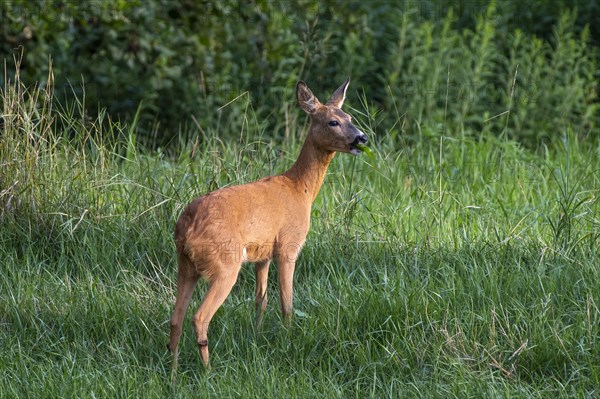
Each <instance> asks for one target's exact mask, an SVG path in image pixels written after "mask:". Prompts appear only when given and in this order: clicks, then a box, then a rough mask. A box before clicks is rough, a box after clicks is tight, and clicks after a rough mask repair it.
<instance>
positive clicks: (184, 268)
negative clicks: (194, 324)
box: [167, 255, 199, 372]
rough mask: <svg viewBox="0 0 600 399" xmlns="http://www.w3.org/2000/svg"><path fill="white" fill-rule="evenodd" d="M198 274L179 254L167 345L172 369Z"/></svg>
mask: <svg viewBox="0 0 600 399" xmlns="http://www.w3.org/2000/svg"><path fill="white" fill-rule="evenodd" d="M198 278H199V276H198V275H197V274H196V273H195V271H194V270H193V268H192V264H191V262H190V260H189V258H188V257H187V256H185V255H179V258H178V267H177V298H176V300H175V308H174V309H173V315H172V317H171V335H170V339H169V343H168V345H167V347H168V348H169V350H170V351H171V352H172V353H173V363H172V370H173V372H175V371H176V370H177V358H178V354H179V348H178V347H179V339H180V338H181V331H182V326H183V318H184V316H185V312H186V310H187V308H188V306H189V304H190V300H191V299H192V294H193V292H194V288H195V287H196V284H197V283H198Z"/></svg>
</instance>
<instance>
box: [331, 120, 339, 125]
mask: <svg viewBox="0 0 600 399" xmlns="http://www.w3.org/2000/svg"><path fill="white" fill-rule="evenodd" d="M339 125H340V123H339V122H338V121H329V126H339Z"/></svg>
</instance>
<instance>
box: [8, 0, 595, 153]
mask: <svg viewBox="0 0 600 399" xmlns="http://www.w3.org/2000/svg"><path fill="white" fill-rule="evenodd" d="M0 13H1V15H0V18H1V20H2V33H1V34H0V39H1V40H2V42H1V44H0V50H1V52H2V58H4V59H5V60H6V61H5V65H6V66H5V68H4V70H3V71H2V73H3V75H4V76H5V77H4V79H6V76H13V75H12V74H13V73H14V71H13V70H11V68H14V62H13V58H14V57H16V58H20V57H21V56H22V61H21V63H20V69H21V71H20V73H21V78H22V79H23V80H24V81H25V82H29V83H30V84H34V83H35V82H39V83H40V84H42V85H43V84H45V82H47V81H48V71H49V64H50V61H51V63H52V69H53V71H54V77H55V85H56V88H57V92H58V94H59V95H61V96H62V97H63V98H64V99H70V100H72V99H74V98H80V99H85V102H86V104H85V109H87V112H88V113H89V115H90V116H91V117H93V116H94V114H96V113H97V112H98V111H99V110H100V109H102V108H106V109H107V111H108V114H109V115H111V117H112V118H113V119H115V118H119V119H121V120H122V121H124V122H131V121H132V120H133V119H134V116H135V115H136V114H137V116H138V120H137V127H138V137H139V138H140V140H141V141H142V142H143V143H145V144H147V145H150V146H164V145H166V144H167V143H169V142H171V141H172V140H173V139H174V138H182V139H186V138H187V137H188V136H190V137H191V136H195V135H197V134H198V130H210V129H208V127H211V126H218V125H219V123H220V122H221V121H222V120H224V119H227V122H228V126H230V129H232V131H231V132H224V131H218V134H219V135H220V136H221V137H224V138H228V137H229V136H228V135H229V134H231V135H232V136H231V137H235V136H236V134H237V133H236V131H238V132H239V130H236V129H235V127H236V123H237V124H238V125H239V127H240V128H242V125H243V124H244V123H245V122H244V120H243V119H244V118H241V117H240V115H242V114H243V113H244V112H245V111H246V110H247V109H248V107H249V106H250V107H252V110H253V111H254V112H255V114H254V115H256V117H257V120H260V121H261V123H263V124H264V128H265V132H267V134H270V135H274V136H278V135H285V132H284V130H285V129H284V126H285V123H286V118H287V115H288V114H289V112H288V109H290V110H291V109H295V107H294V104H293V87H294V85H295V83H296V81H297V80H298V79H305V80H307V81H308V82H309V83H310V85H311V87H313V88H314V90H315V92H316V93H319V94H320V95H321V96H325V95H326V93H329V91H330V90H331V89H333V88H334V87H337V84H338V83H339V82H340V81H342V79H344V78H345V77H346V76H348V75H350V76H351V77H352V80H353V85H352V93H350V98H351V101H350V104H351V105H353V106H354V107H357V108H360V109H364V110H365V112H366V114H368V116H369V117H370V118H371V119H372V120H373V121H374V123H375V125H376V126H377V132H378V133H379V134H390V135H403V137H406V138H408V139H410V137H413V136H414V135H416V134H423V133H427V134H439V133H440V132H442V133H443V134H446V135H465V134H477V133H478V132H480V131H481V130H483V129H490V130H492V131H494V132H497V134H507V135H508V136H509V137H510V138H514V139H517V140H520V141H521V142H522V143H524V144H526V145H528V146H531V147H536V146H539V145H540V144H541V143H544V142H545V141H547V139H548V138H552V137H554V136H561V135H563V134H564V133H565V130H566V129H567V127H570V128H571V129H572V130H575V132H574V133H575V134H577V135H578V136H580V137H589V136H590V134H593V132H594V129H595V128H597V126H598V122H599V112H598V109H599V104H598V94H597V93H598V43H599V38H600V33H599V29H600V27H599V24H598V23H597V21H599V20H600V5H599V3H598V2H597V1H592V0H578V1H566V0H534V1H527V2H520V1H516V0H508V1H506V0H505V1H498V2H496V3H492V4H490V3H489V2H485V1H479V0H477V1H467V2H454V1H446V0H440V1H435V0H431V1H428V0H422V1H410V0H406V1H399V2H397V1H381V0H379V1H369V2H361V1H325V2H323V1H312V0H306V1H292V0H290V1H251V2H244V4H240V3H239V2H237V1H229V0H224V1H193V0H178V1H174V0H152V1H135V0H133V1H112V0H111V1H104V0H96V1H88V2H79V1H39V0H38V1H19V0H17V1H5V2H2V3H1V4H0ZM361 103H362V104H361ZM292 112H295V111H292ZM194 119H195V121H194ZM262 121H264V122H262ZM417 126H420V128H419V129H417ZM213 131H214V130H213Z"/></svg>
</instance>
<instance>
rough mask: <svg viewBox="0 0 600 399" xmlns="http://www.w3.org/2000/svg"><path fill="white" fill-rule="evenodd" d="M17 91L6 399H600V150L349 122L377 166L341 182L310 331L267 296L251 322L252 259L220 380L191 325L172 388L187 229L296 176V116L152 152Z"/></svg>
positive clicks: (314, 239)
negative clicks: (205, 213) (220, 195)
mask: <svg viewBox="0 0 600 399" xmlns="http://www.w3.org/2000/svg"><path fill="white" fill-rule="evenodd" d="M2 95H3V99H2V100H3V106H4V111H3V114H4V130H3V132H2V133H0V164H1V168H2V172H1V174H0V205H1V209H0V223H1V226H2V227H1V228H0V265H1V266H0V267H1V268H2V271H1V274H2V278H1V279H0V353H1V354H2V355H1V357H0V376H1V377H0V381H1V382H0V396H1V397H3V398H4V397H6V398H8V397H44V398H52V397H148V398H153V397H157V398H158V397H192V396H194V397H306V398H313V397H322V398H334V397H340V398H354V397H355V398H365V397H374V398H381V397H401V398H412V397H414V398H423V397H440V398H451V397H457V398H467V397H475V398H482V397H534V398H549V397H552V398H559V397H581V398H592V397H597V396H598V395H600V388H598V387H600V268H599V267H598V265H599V260H600V256H599V255H600V254H599V248H600V246H599V242H600V212H599V201H598V196H599V190H600V173H599V171H598V166H599V165H600V159H599V157H600V146H599V145H598V142H597V141H596V142H594V141H590V140H581V139H579V138H578V137H577V134H576V133H574V132H569V131H565V132H563V134H561V136H562V137H563V139H562V140H558V141H556V142H553V143H550V144H549V145H548V146H546V147H542V148H540V149H538V150H527V149H524V148H521V147H520V145H519V144H518V143H516V142H514V141H511V140H508V139H507V138H506V135H505V134H503V132H490V131H486V130H485V129H484V131H483V132H472V131H463V132H443V131H441V132H440V131H437V130H435V129H432V128H431V127H429V126H426V125H423V126H418V128H419V130H420V131H421V134H420V135H418V136H412V137H405V136H403V135H402V134H392V133H391V132H386V131H378V129H377V118H378V117H381V115H371V114H370V113H369V112H368V111H367V110H361V109H358V110H353V111H352V113H353V114H354V115H355V117H356V118H357V119H358V123H359V124H360V125H361V126H362V128H363V129H364V130H365V132H367V133H368V134H369V136H370V137H371V148H372V149H373V151H374V152H375V155H376V156H375V157H374V158H373V159H370V158H369V157H366V156H360V157H352V156H349V155H345V154H341V155H338V156H337V157H336V158H335V159H334V162H333V163H332V165H331V167H330V169H329V173H328V176H327V178H326V181H325V184H324V186H323V189H322V191H321V193H320V195H319V197H318V199H317V201H316V203H315V204H314V207H313V218H312V230H311V232H310V234H309V236H308V239H307V243H306V246H305V248H304V250H303V252H302V254H301V256H300V259H299V261H298V267H297V272H296V276H295V294H294V297H295V309H296V310H295V315H294V321H293V323H292V326H291V327H290V328H289V329H286V328H284V327H283V325H282V323H281V317H280V314H279V306H278V300H277V295H271V298H274V299H272V300H271V302H270V303H269V307H268V309H267V314H266V317H265V323H264V327H263V330H262V331H261V332H256V331H254V328H253V316H254V304H253V292H254V291H253V290H254V276H253V272H252V268H251V267H245V268H244V269H243V271H242V273H241V274H240V277H239V280H238V283H237V284H236V286H235V287H234V290H233V292H232V294H231V296H230V297H229V298H228V300H227V301H226V302H225V304H224V306H223V307H222V308H221V309H220V310H219V312H218V313H217V315H216V317H215V319H214V321H213V323H212V324H211V356H212V358H211V362H212V366H213V369H212V371H210V372H207V371H205V370H204V369H203V367H202V364H201V362H200V358H199V356H198V353H197V350H196V345H195V342H194V335H193V332H192V328H191V320H190V318H191V317H190V316H191V314H188V317H187V319H186V325H185V328H184V335H183V338H182V344H181V354H180V364H179V375H178V384H177V385H175V386H173V385H172V384H171V383H170V355H169V353H168V352H167V350H166V343H167V340H168V330H169V323H168V320H169V317H170V313H171V309H172V306H173V301H174V291H175V284H174V282H175V281H174V280H175V270H176V264H175V263H176V262H175V258H174V244H173V242H172V231H173V227H174V223H175V221H176V219H177V217H178V215H179V213H180V212H181V211H182V209H183V207H184V206H185V205H186V204H187V202H188V201H189V200H190V199H192V198H193V197H195V196H197V195H200V194H202V193H205V192H207V191H210V190H213V189H215V188H217V187H222V186H224V185H228V184H235V183H241V182H247V181H251V180H253V179H256V178H259V177H261V176H264V175H267V174H272V173H279V172H282V171H283V170H285V169H286V168H287V167H289V166H290V165H291V164H292V162H293V160H294V157H295V156H296V154H297V152H298V150H299V145H300V143H301V137H302V134H303V132H304V130H303V128H302V125H303V123H304V119H301V118H300V117H299V115H300V112H298V113H297V116H296V117H293V118H291V120H290V122H289V125H288V128H289V131H290V135H289V137H290V138H289V139H288V140H287V141H282V140H280V139H277V140H275V139H270V138H268V137H270V136H268V135H265V134H264V132H262V130H261V129H262V127H261V124H260V121H258V122H257V121H254V120H253V118H252V115H251V113H248V114H246V115H242V116H241V117H244V118H246V119H247V121H248V122H247V124H246V129H245V130H243V131H241V132H239V139H238V140H237V141H235V142H223V141H221V140H219V139H218V138H216V137H218V132H219V131H221V130H226V129H227V126H226V125H223V126H218V127H215V128H214V129H215V130H214V131H205V132H204V133H205V135H204V136H202V137H201V139H200V141H199V142H198V143H196V144H198V145H194V140H193V139H191V140H182V143H180V144H173V146H172V147H171V148H170V149H169V151H160V150H159V151H153V152H147V151H144V150H142V149H141V148H140V147H139V146H138V145H137V144H136V143H135V129H134V126H133V127H127V126H125V125H122V124H119V123H116V122H113V121H110V120H109V119H108V117H107V116H106V115H101V116H100V118H99V119H98V120H89V119H87V118H86V117H85V116H81V115H80V113H79V112H78V109H79V108H78V107H77V104H75V105H74V106H73V107H72V108H67V109H64V108H63V109H57V108H56V106H54V108H53V105H52V102H51V101H50V100H49V99H50V98H51V97H52V95H51V93H50V89H48V90H47V91H45V90H42V89H29V90H25V89H24V88H23V87H21V86H20V85H19V84H13V85H11V84H8V85H5V89H4V91H3V93H2ZM289 101H290V102H291V101H292V97H291V93H290V98H289ZM351 105H352V104H351ZM354 105H355V106H356V105H357V104H354ZM503 117H510V114H509V115H505V116H503ZM400 133H401V132H400ZM110 138H113V139H110ZM188 141H189V142H188ZM272 270H273V271H272V273H271V277H270V281H271V285H270V286H269V291H270V292H271V293H272V294H274V293H275V292H276V290H277V285H276V284H275V282H276V268H272ZM204 288H205V286H204V285H202V284H201V285H200V286H199V289H198V290H197V292H196V293H195V296H194V299H193V301H192V306H191V307H192V308H195V307H197V306H198V305H199V303H200V300H201V293H202V292H203V290H204ZM189 313H191V312H189Z"/></svg>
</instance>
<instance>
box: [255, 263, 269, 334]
mask: <svg viewBox="0 0 600 399" xmlns="http://www.w3.org/2000/svg"><path fill="white" fill-rule="evenodd" d="M270 263H271V261H270V260H266V261H261V262H256V264H255V265H254V271H255V273H256V302H255V303H256V319H255V320H254V325H255V327H256V330H257V331H258V330H260V329H261V327H262V322H263V316H264V313H265V309H266V308H267V284H268V279H267V277H268V276H269V264H270Z"/></svg>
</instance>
